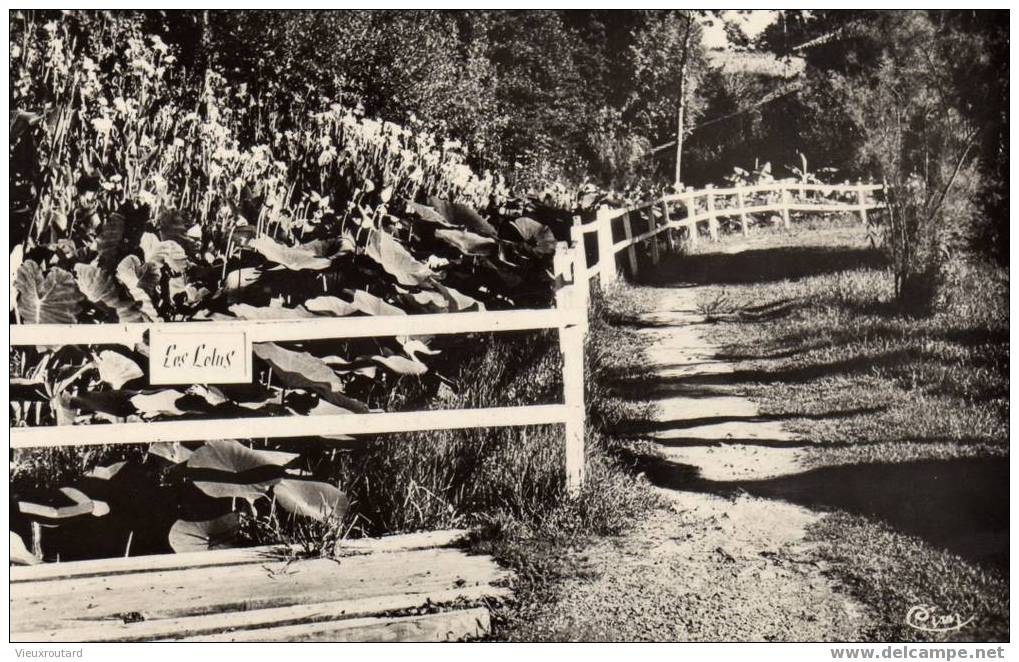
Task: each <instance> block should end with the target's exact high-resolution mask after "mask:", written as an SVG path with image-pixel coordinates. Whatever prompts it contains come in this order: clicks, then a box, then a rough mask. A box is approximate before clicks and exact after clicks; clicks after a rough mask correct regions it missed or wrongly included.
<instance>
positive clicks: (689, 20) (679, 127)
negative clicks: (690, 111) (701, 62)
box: [676, 10, 694, 190]
mask: <svg viewBox="0 0 1019 662" xmlns="http://www.w3.org/2000/svg"><path fill="white" fill-rule="evenodd" d="M683 16H684V18H685V19H686V25H685V29H684V33H683V50H682V55H681V56H680V60H679V108H678V109H677V111H676V190H680V189H681V188H682V186H683V176H682V175H683V133H684V131H685V127H684V120H685V117H684V116H685V115H686V94H687V89H686V88H687V85H686V70H687V66H688V64H689V62H690V38H691V36H692V34H693V27H694V23H693V22H694V16H693V12H691V11H690V10H687V11H685V12H683Z"/></svg>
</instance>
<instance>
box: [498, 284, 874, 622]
mask: <svg viewBox="0 0 1019 662" xmlns="http://www.w3.org/2000/svg"><path fill="white" fill-rule="evenodd" d="M654 296H655V297H656V298H657V304H658V305H657V306H655V310H656V311H657V312H655V313H653V314H650V315H647V316H645V317H644V318H643V319H642V320H641V322H642V323H643V325H644V328H642V329H641V331H640V332H641V333H646V334H649V335H650V340H651V348H650V351H649V352H648V354H647V355H648V358H649V360H650V361H651V362H652V364H653V366H654V374H655V379H654V386H653V387H652V388H653V389H654V393H652V394H647V393H645V395H651V397H654V398H655V399H656V400H657V403H658V405H659V412H658V414H659V416H658V420H657V421H652V422H651V423H650V425H649V426H648V428H649V429H648V430H645V431H643V433H644V434H645V435H647V436H651V437H652V438H654V439H655V440H656V441H657V442H658V443H659V445H660V446H661V448H662V451H663V453H664V456H665V460H666V461H665V462H664V463H661V464H660V465H659V466H658V468H657V469H658V471H662V470H663V469H664V470H666V471H672V470H674V471H675V472H677V473H680V474H686V475H691V476H693V477H694V478H695V479H696V476H697V475H698V474H699V476H700V477H701V478H704V479H707V480H710V481H727V480H734V479H755V478H766V477H771V476H778V475H783V474H788V473H796V472H798V471H801V470H802V467H801V464H800V459H799V457H800V454H801V452H802V448H803V446H804V443H805V442H803V441H801V440H797V439H796V438H795V437H794V436H793V435H791V434H790V433H789V432H788V431H786V430H785V429H783V427H782V425H781V423H780V422H779V421H773V420H767V419H765V418H762V417H761V416H760V415H759V412H758V410H757V407H756V405H754V404H753V403H752V402H750V401H748V400H746V399H745V398H743V397H741V396H740V395H739V394H738V393H735V392H734V391H733V388H732V387H731V386H729V385H727V383H726V382H727V380H726V379H725V373H727V372H732V370H733V366H732V364H731V363H729V362H727V361H725V360H724V359H722V358H719V356H718V353H719V348H718V347H717V346H716V345H715V344H714V343H713V342H712V340H711V326H710V325H709V324H705V323H704V319H703V317H702V316H701V315H699V314H698V313H697V311H696V309H697V306H696V297H697V291H696V288H670V289H661V290H654ZM679 378H681V383H679V382H677V380H678V379H679ZM660 492H661V494H662V495H663V496H664V497H665V500H666V501H667V503H668V504H669V507H668V508H666V509H662V510H660V511H658V512H656V513H655V514H654V515H653V516H652V517H651V518H649V519H648V520H647V521H645V522H643V523H641V525H640V526H638V527H637V528H636V529H635V530H633V531H630V532H629V533H628V534H627V535H625V536H623V537H620V538H610V539H605V540H603V541H600V542H599V543H598V544H596V545H595V546H594V547H593V548H591V549H588V550H585V554H586V563H587V566H588V570H589V572H587V573H584V574H585V575H586V577H588V578H587V579H574V580H571V581H570V582H569V583H568V584H567V585H566V586H565V587H564V589H563V592H562V596H563V598H562V599H561V600H560V601H558V602H557V603H555V604H554V605H550V606H549V607H548V608H547V610H546V612H545V613H544V614H542V616H541V617H540V618H538V619H536V621H535V622H534V623H533V624H532V626H531V627H530V628H528V630H527V631H525V632H519V633H517V636H519V637H520V638H521V639H526V640H545V641H548V640H552V641H556V640H569V641H586V640H595V641H851V640H859V639H860V638H861V634H860V633H861V632H863V631H864V629H865V628H866V626H867V617H866V615H865V612H864V609H863V608H862V607H861V606H860V605H859V604H858V603H857V602H855V601H854V600H853V599H852V598H851V597H849V595H848V593H847V592H846V591H844V590H843V589H842V587H841V586H840V585H839V584H838V582H837V581H836V580H835V579H833V578H830V577H829V576H828V573H827V570H828V568H827V566H826V564H825V562H824V561H823V560H821V559H820V558H819V555H818V554H817V550H816V547H815V546H814V544H813V543H810V542H808V541H807V540H806V528H807V527H808V526H809V525H810V524H811V523H813V522H815V521H817V519H818V518H819V517H821V515H819V514H818V513H814V512H812V511H810V510H807V509H805V508H802V507H799V506H795V505H792V504H788V503H784V502H779V501H770V500H764V499H758V498H754V497H750V496H747V495H745V494H742V495H738V496H735V497H734V498H726V497H722V496H715V495H711V494H703V493H696V492H690V491H682V490H671V489H660ZM591 578H593V579H591Z"/></svg>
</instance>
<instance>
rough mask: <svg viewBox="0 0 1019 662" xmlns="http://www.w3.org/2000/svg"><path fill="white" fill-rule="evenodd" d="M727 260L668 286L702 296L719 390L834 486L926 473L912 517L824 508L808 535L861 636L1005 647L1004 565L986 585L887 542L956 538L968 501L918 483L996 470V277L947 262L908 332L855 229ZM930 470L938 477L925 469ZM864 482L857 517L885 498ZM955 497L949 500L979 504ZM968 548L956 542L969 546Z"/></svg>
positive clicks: (707, 258)
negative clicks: (781, 435)
mask: <svg viewBox="0 0 1019 662" xmlns="http://www.w3.org/2000/svg"><path fill="white" fill-rule="evenodd" d="M732 248H733V247H732V246H729V247H724V246H723V247H722V248H721V250H720V249H719V247H717V246H708V247H706V248H705V249H704V251H705V252H703V253H700V254H695V255H691V256H689V258H688V259H686V260H685V261H683V264H682V266H678V267H676V268H675V270H674V272H673V273H670V274H668V278H670V279H672V280H673V282H676V281H680V280H684V281H693V282H700V283H704V284H707V283H713V284H711V285H707V286H706V287H704V289H703V291H702V294H701V297H700V301H701V303H700V306H701V312H703V313H704V314H706V315H707V316H708V317H709V318H711V320H712V321H714V322H716V324H715V327H714V328H715V329H716V330H717V332H718V333H719V334H721V340H722V341H723V342H724V343H725V345H726V352H727V353H728V354H729V355H730V356H731V357H732V358H733V359H735V360H736V361H737V362H738V363H737V369H736V372H735V373H734V374H733V379H734V380H735V381H736V382H737V383H738V384H739V385H740V387H741V388H742V389H743V390H744V392H745V393H746V394H747V395H748V396H749V397H751V398H752V399H754V400H755V401H757V402H758V403H759V405H760V407H761V411H762V413H763V414H765V415H770V416H774V417H778V418H782V419H784V420H786V421H787V422H788V424H789V425H790V427H792V428H793V429H795V430H796V431H797V432H799V433H801V434H802V435H803V436H804V437H805V438H806V439H809V440H810V441H812V442H814V443H813V445H812V446H811V447H810V449H809V451H808V453H807V455H806V461H807V463H808V464H810V465H812V466H815V467H836V466H840V467H848V466H850V465H852V466H854V467H857V468H858V470H856V473H855V474H854V475H855V476H856V477H854V478H845V476H848V475H850V474H849V473H848V472H843V473H840V474H838V475H841V476H843V477H844V478H843V480H852V481H868V480H871V479H873V478H874V476H880V475H881V474H879V473H875V472H874V471H872V470H868V469H867V467H877V466H878V465H880V466H882V467H886V468H885V469H882V470H881V471H882V472H884V473H887V474H888V475H906V472H905V469H904V468H905V467H906V466H907V465H908V464H910V463H913V465H914V466H920V467H927V468H921V469H920V470H918V471H917V472H915V473H914V474H910V475H914V477H915V478H923V480H924V481H926V482H925V483H924V484H922V485H915V486H914V488H913V489H910V488H908V487H907V488H904V489H903V490H902V493H901V494H900V496H901V497H902V498H903V499H905V500H907V501H908V503H906V504H905V505H904V510H903V511H902V512H903V513H904V512H906V511H907V510H908V511H909V512H911V513H913V515H911V516H908V517H906V518H905V519H902V517H900V519H899V521H898V522H897V524H896V529H892V528H889V527H888V526H887V525H886V524H884V523H882V522H881V521H879V518H878V516H877V515H875V516H874V518H868V517H861V516H858V515H850V514H847V513H846V512H839V511H838V510H836V512H833V513H832V514H829V515H828V516H826V517H825V518H824V519H823V520H822V521H821V522H820V523H819V524H818V525H816V526H815V527H814V529H813V531H812V536H813V537H814V538H815V539H816V540H818V541H820V542H821V543H822V547H823V550H824V554H825V555H826V556H827V557H828V558H829V559H830V560H831V562H832V564H833V566H832V567H833V571H834V572H835V573H837V574H838V575H839V576H840V577H841V578H842V579H843V580H844V581H845V582H846V583H847V585H848V586H849V587H850V588H851V589H852V590H853V592H854V593H855V594H856V595H857V597H858V598H859V599H860V600H861V601H863V602H864V603H866V604H868V606H869V607H870V608H871V610H872V617H873V618H874V622H875V626H874V628H873V631H872V632H869V633H867V634H868V638H870V639H871V640H876V641H893V640H909V641H925V640H958V641H963V640H977V641H978V640H1002V639H1007V637H1008V611H1009V597H1008V585H1007V572H1008V571H1007V562H1006V564H1005V570H1004V571H1003V573H1004V574H1002V571H999V570H994V569H991V567H990V566H981V565H977V564H976V563H974V562H972V561H971V560H967V559H964V558H962V557H960V556H957V555H954V554H952V553H949V552H948V551H944V550H943V549H942V548H941V547H940V546H939V545H935V544H932V543H931V542H930V540H924V539H921V538H919V537H912V536H910V535H905V534H904V533H902V531H903V530H909V529H910V525H911V524H913V523H915V522H910V521H908V520H910V519H913V520H929V521H930V522H933V523H935V525H936V524H937V523H938V522H941V521H945V522H948V521H949V520H951V521H952V526H955V525H958V524H960V523H962V524H963V525H964V526H965V525H967V524H968V523H970V522H975V521H976V520H977V519H979V518H981V517H984V516H986V515H987V513H986V512H984V510H985V509H984V508H983V507H982V506H981V507H978V506H976V505H974V504H975V503H979V502H972V503H961V504H960V503H954V502H953V501H952V499H951V498H941V496H939V495H942V493H945V492H946V491H947V493H949V494H955V493H956V491H957V488H959V486H958V485H952V484H940V483H938V484H933V483H932V484H931V485H927V484H926V483H930V482H931V480H930V474H929V473H923V472H926V471H931V469H930V468H929V467H934V466H961V465H962V464H965V463H970V464H969V465H967V466H972V462H973V460H971V459H966V458H973V459H980V458H983V460H985V461H986V462H994V460H993V458H1000V459H1001V460H1000V461H1004V458H1007V456H1008V453H1009V444H1008V412H1009V393H1008V391H1009V376H1008V362H1009V341H1008V328H1009V323H1008V275H1007V272H1004V271H1001V270H999V269H996V268H994V267H993V266H991V265H987V264H982V263H979V262H960V263H959V265H958V267H957V269H956V271H955V273H954V279H953V281H952V282H951V283H950V287H949V290H948V292H947V293H946V297H945V300H944V301H943V302H942V305H941V307H940V309H939V310H938V311H937V312H936V314H934V315H932V316H930V317H925V318H916V317H911V316H909V315H907V314H904V313H903V312H901V311H900V310H899V308H898V306H897V305H896V303H895V302H894V300H893V296H892V294H893V293H892V281H891V276H890V274H888V272H886V271H885V270H884V267H883V263H882V260H881V256H880V254H879V253H878V252H877V251H875V250H874V249H873V248H872V247H871V246H870V245H869V242H868V240H867V238H866V236H865V234H864V233H863V231H862V230H861V229H860V228H859V227H853V226H849V225H843V226H836V227H835V228H832V227H827V228H824V229H821V228H818V227H810V228H804V229H801V230H800V231H799V232H794V233H792V234H786V233H774V234H765V235H764V236H763V237H760V238H758V239H756V240H754V241H751V242H749V243H747V244H746V245H745V246H742V247H741V248H743V249H744V250H743V251H740V252H736V251H734V250H733V249H732ZM709 251H710V252H709ZM939 460H951V461H953V464H951V465H945V464H931V462H935V463H936V461H939ZM917 463H921V464H917ZM982 466H985V465H982ZM996 466H997V465H996ZM897 468H903V470H902V472H900V473H896V472H897V471H899V469H897ZM832 475H835V474H834V473H833V474H832ZM948 475H952V474H948ZM975 475H976V476H977V478H974V476H975ZM881 480H884V482H886V483H887V482H888V480H887V476H886V477H885V478H883V479H881ZM892 480H894V479H892ZM948 480H949V481H951V480H952V479H951V478H949V479H948ZM956 480H958V481H960V482H967V481H968V482H972V481H973V480H979V474H965V473H961V474H958V478H957V479H956ZM934 482H935V483H937V481H934ZM879 483H880V480H875V481H874V482H872V483H868V484H867V485H866V486H864V485H863V483H859V482H857V483H856V485H857V487H854V488H853V489H858V491H861V492H865V491H867V490H870V491H871V492H872V494H871V495H870V496H869V497H867V499H869V501H868V503H870V502H873V503H877V502H878V501H880V500H881V499H882V498H884V497H885V496H887V495H884V494H882V495H879V494H878V492H879V491H882V490H887V489H888V486H887V485H880V484H879ZM963 487H964V489H959V490H958V491H959V493H960V494H966V495H970V494H971V493H972V494H977V493H978V492H979V489H977V487H979V486H972V485H970V486H963ZM830 490H832V491H838V486H835V485H832V486H830ZM925 490H926V491H925ZM967 490H968V491H967ZM989 493H990V492H989ZM927 498H929V499H930V501H929V502H927V501H925V499H927ZM886 501H887V499H886ZM984 505H987V504H984ZM940 508H944V509H945V511H946V512H941V511H939V509H940ZM994 508H995V509H996V510H1000V504H994ZM949 510H950V511H951V512H947V511H949ZM1005 512H1006V513H1007V509H1006V510H1005ZM899 515H902V513H899ZM888 521H895V520H894V518H893V519H890V520H888ZM946 526H948V525H947V524H946ZM920 528H923V525H922V524H921V525H919V526H918V530H919V529H920ZM974 528H976V526H975V525H974ZM962 535H963V537H965V536H966V534H965V533H963V534H962ZM1005 535H1006V537H1007V529H1006V532H1005ZM977 537H978V536H977V534H975V533H974V537H973V539H972V540H969V541H966V542H965V544H966V545H969V546H970V547H973V546H977V547H979V546H980V545H982V544H983V543H981V542H980V540H978V539H977ZM933 538H937V535H935V536H933ZM945 540H946V543H951V542H953V541H952V540H951V536H945ZM954 542H956V543H957V542H958V540H956V541H954ZM988 544H989V543H988ZM921 605H928V606H931V607H932V608H933V610H934V611H935V612H936V613H938V614H958V615H959V616H960V617H961V618H962V619H967V618H969V617H970V616H972V617H973V618H974V620H973V622H972V623H970V624H968V625H967V626H966V627H965V628H963V629H961V630H959V631H956V632H951V633H946V634H928V633H925V632H922V631H919V630H916V629H913V628H910V627H908V626H907V625H906V623H905V617H906V614H907V613H908V611H909V610H910V608H912V607H917V606H921Z"/></svg>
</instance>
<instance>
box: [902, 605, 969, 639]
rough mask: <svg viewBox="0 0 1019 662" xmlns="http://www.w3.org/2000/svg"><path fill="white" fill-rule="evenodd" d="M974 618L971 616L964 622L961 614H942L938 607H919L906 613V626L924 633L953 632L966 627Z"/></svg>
mask: <svg viewBox="0 0 1019 662" xmlns="http://www.w3.org/2000/svg"><path fill="white" fill-rule="evenodd" d="M974 618H975V616H970V617H969V618H967V619H966V620H963V619H962V616H960V615H959V614H941V613H938V609H937V607H933V606H931V605H918V606H916V607H912V608H911V609H910V610H909V612H907V613H906V625H908V626H909V627H911V628H913V629H914V630H922V631H924V632H953V631H955V630H961V629H962V628H964V627H966V626H967V625H969V624H970V623H972V622H973V619H974Z"/></svg>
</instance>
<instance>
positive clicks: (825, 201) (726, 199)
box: [572, 181, 884, 288]
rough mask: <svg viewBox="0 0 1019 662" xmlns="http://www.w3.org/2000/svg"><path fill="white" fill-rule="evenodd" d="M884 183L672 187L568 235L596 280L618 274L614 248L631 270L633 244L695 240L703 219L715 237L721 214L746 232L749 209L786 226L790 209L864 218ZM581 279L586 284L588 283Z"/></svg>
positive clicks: (604, 213)
mask: <svg viewBox="0 0 1019 662" xmlns="http://www.w3.org/2000/svg"><path fill="white" fill-rule="evenodd" d="M883 188H884V187H883V186H882V185H880V184H838V185H828V184H807V183H800V182H795V181H782V182H771V183H768V184H756V185H753V186H737V187H732V188H714V187H711V186H709V187H707V188H705V189H701V190H696V191H684V192H682V193H673V194H670V195H666V196H663V197H662V198H660V199H658V200H655V201H652V202H647V203H643V204H640V205H636V206H633V207H627V208H623V209H607V208H602V209H601V210H599V211H598V214H597V217H596V218H595V220H593V221H590V222H588V223H583V224H581V223H579V222H578V223H577V224H576V225H574V227H573V231H572V238H573V241H574V242H576V243H578V244H580V245H582V246H584V247H585V250H583V251H580V252H578V255H580V256H581V257H582V258H583V259H584V260H585V262H584V264H583V269H584V270H585V271H586V273H587V276H588V279H590V278H594V277H598V279H599V281H600V282H602V283H605V282H611V281H613V280H615V279H616V278H617V277H618V273H617V271H618V270H617V264H616V259H615V256H616V254H618V253H621V252H623V251H626V264H627V266H628V270H629V273H630V274H636V273H637V269H638V262H637V252H636V246H637V245H638V244H640V243H641V242H644V241H646V240H648V239H652V238H656V237H658V236H659V235H660V234H662V233H667V235H666V236H667V238H668V241H669V243H670V245H674V243H675V241H676V231H678V230H685V235H686V236H685V238H686V240H687V241H688V242H690V243H691V244H696V243H697V242H698V241H699V240H700V226H701V224H705V225H706V226H707V230H708V237H710V239H712V240H714V241H717V240H718V236H719V226H720V225H721V223H722V222H723V220H726V221H728V220H734V221H735V222H738V224H739V228H740V230H741V232H742V233H743V235H744V236H746V235H747V234H748V233H749V231H750V226H751V219H752V217H753V215H755V214H768V213H771V214H773V215H777V216H778V219H777V220H778V222H780V223H781V224H782V225H783V226H784V227H786V228H789V227H790V226H791V223H792V221H791V213H792V212H813V213H847V212H848V213H855V214H858V215H859V216H860V220H861V221H862V222H863V223H866V222H867V212H868V211H869V210H871V209H878V208H882V207H883V206H884V205H883V204H881V203H879V202H877V201H876V200H875V199H874V193H876V192H878V191H881V190H883ZM670 230H671V231H672V232H669V231H670ZM635 233H636V234H635ZM590 234H593V235H594V236H595V238H596V242H595V245H594V246H593V247H592V246H589V245H588V242H587V235H590ZM590 248H594V250H589V249H590ZM649 248H650V253H651V260H652V263H654V264H657V263H658V259H659V254H660V249H661V247H660V245H659V242H658V241H657V239H656V240H655V241H652V242H651V243H650V245H649ZM589 254H593V255H596V256H597V262H596V263H595V264H594V265H593V266H588V264H589V262H590V260H589V258H588V256H589ZM603 256H612V259H603ZM580 285H581V287H582V288H586V287H587V285H586V283H580Z"/></svg>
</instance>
